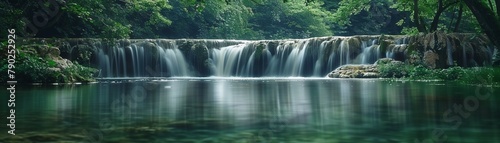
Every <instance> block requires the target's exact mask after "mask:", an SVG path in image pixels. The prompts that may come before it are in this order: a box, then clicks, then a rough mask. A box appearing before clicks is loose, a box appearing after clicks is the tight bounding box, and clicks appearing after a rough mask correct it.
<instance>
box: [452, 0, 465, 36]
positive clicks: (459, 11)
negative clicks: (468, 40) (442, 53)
mask: <svg viewBox="0 0 500 143" xmlns="http://www.w3.org/2000/svg"><path fill="white" fill-rule="evenodd" d="M463 13H464V5H463V4H460V9H459V10H458V18H457V22H456V23H455V28H454V29H453V32H458V27H459V26H460V21H462V15H463Z"/></svg>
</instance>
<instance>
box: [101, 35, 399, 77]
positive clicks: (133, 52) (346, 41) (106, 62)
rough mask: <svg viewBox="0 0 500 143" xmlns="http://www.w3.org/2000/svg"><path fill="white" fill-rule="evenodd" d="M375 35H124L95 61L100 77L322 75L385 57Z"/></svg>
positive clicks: (106, 48) (105, 48)
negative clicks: (223, 37)
mask: <svg viewBox="0 0 500 143" xmlns="http://www.w3.org/2000/svg"><path fill="white" fill-rule="evenodd" d="M377 40H378V37H375V36H374V37H368V38H358V37H319V38H311V39H290V40H261V41H244V40H184V39H182V40H166V39H156V40H148V39H144V40H129V41H122V42H119V43H120V44H116V45H115V46H112V47H99V49H98V51H97V53H98V54H97V61H98V64H99V69H100V70H101V74H100V75H101V77H171V76H219V77H230V76H237V77H276V76H279V77H289V76H299V77H310V76H316V77H323V76H325V75H326V74H327V73H329V72H331V71H332V70H334V69H335V68H337V67H339V66H341V65H345V64H373V63H374V62H375V61H376V60H377V59H379V58H382V57H384V56H385V57H391V55H392V51H391V52H389V51H381V50H382V49H381V46H380V45H379V44H378V41H377ZM400 41H401V42H398V43H406V41H405V40H404V39H403V40H400ZM381 53H385V54H381ZM381 55H383V56H381Z"/></svg>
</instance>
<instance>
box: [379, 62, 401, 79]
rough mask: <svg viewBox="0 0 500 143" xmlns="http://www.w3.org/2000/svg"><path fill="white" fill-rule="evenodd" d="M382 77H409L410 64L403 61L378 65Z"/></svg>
mask: <svg viewBox="0 0 500 143" xmlns="http://www.w3.org/2000/svg"><path fill="white" fill-rule="evenodd" d="M377 67H378V70H379V73H380V77H383V78H401V77H407V76H408V73H409V66H408V65H405V64H403V63H394V62H391V63H385V64H378V65H377Z"/></svg>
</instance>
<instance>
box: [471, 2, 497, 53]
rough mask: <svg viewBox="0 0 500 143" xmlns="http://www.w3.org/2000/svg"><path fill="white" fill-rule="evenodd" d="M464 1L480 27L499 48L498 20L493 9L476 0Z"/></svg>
mask: <svg viewBox="0 0 500 143" xmlns="http://www.w3.org/2000/svg"><path fill="white" fill-rule="evenodd" d="M498 1H500V0H496V2H498ZM464 2H465V4H466V5H467V7H469V9H470V10H471V11H472V14H474V16H475V17H476V19H477V21H478V22H479V25H480V26H481V29H483V31H484V32H485V33H486V35H487V36H488V38H489V39H490V40H491V42H492V43H493V44H495V46H496V47H497V48H500V20H499V18H498V17H497V16H496V15H495V13H494V12H493V10H492V9H489V8H488V6H485V5H484V4H482V3H481V2H480V1H478V0H464ZM497 5H498V3H497ZM497 9H498V7H497ZM497 11H498V10H497Z"/></svg>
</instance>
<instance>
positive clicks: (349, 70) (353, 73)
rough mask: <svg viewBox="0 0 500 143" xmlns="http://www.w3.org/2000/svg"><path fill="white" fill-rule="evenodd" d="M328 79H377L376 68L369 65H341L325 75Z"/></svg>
mask: <svg viewBox="0 0 500 143" xmlns="http://www.w3.org/2000/svg"><path fill="white" fill-rule="evenodd" d="M327 76H328V77H330V78H378V77H379V73H378V69H377V66H376V65H374V64H370V65H343V66H340V67H338V68H337V69H335V70H334V71H332V72H331V73H329V74H328V75H327Z"/></svg>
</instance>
